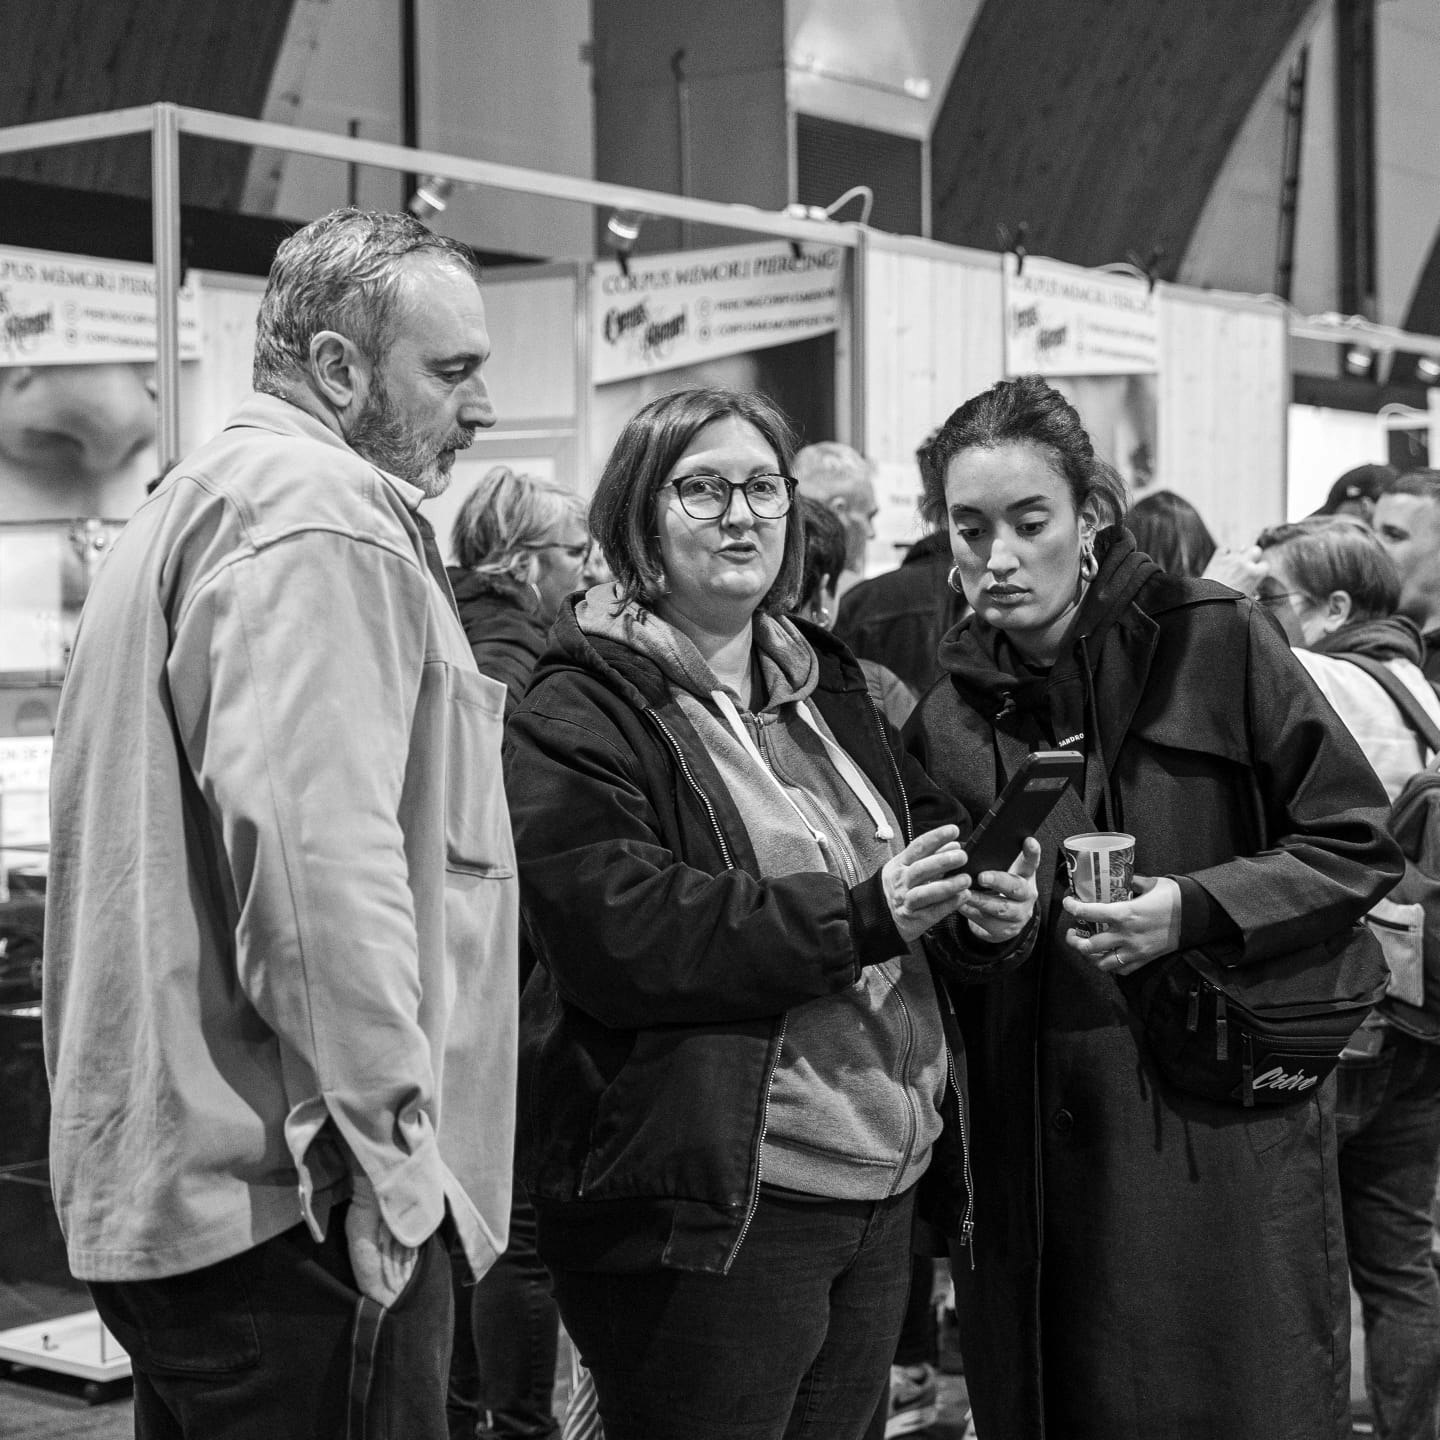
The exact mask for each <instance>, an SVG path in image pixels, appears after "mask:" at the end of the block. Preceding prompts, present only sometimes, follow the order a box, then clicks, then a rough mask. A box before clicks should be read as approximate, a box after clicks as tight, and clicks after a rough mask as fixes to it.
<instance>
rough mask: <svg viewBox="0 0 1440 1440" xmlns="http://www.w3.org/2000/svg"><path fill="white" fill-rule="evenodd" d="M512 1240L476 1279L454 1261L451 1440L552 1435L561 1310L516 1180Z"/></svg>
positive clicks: (529, 1439)
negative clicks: (470, 1280)
mask: <svg viewBox="0 0 1440 1440" xmlns="http://www.w3.org/2000/svg"><path fill="white" fill-rule="evenodd" d="M512 1197H513V1198H512V1199H511V1202H510V1243H509V1245H507V1246H506V1249H505V1253H504V1254H503V1255H502V1256H501V1257H500V1258H499V1259H498V1260H497V1261H496V1262H495V1264H494V1266H493V1267H492V1268H491V1269H490V1270H488V1271H487V1272H486V1274H485V1275H484V1276H483V1277H482V1279H481V1281H480V1283H479V1284H478V1285H467V1284H465V1283H464V1280H465V1273H464V1267H463V1264H462V1262H460V1261H458V1260H457V1261H456V1286H455V1353H454V1355H453V1356H452V1357H451V1359H450V1393H449V1397H448V1399H447V1401H446V1409H447V1411H448V1413H449V1417H450V1440H554V1437H555V1436H558V1435H559V1433H560V1427H559V1425H558V1424H556V1421H555V1416H554V1413H553V1411H552V1409H551V1406H552V1402H553V1398H554V1397H553V1392H554V1389H555V1358H556V1352H557V1350H558V1348H559V1345H558V1342H559V1337H560V1312H559V1310H557V1309H556V1307H555V1297H554V1296H553V1295H552V1294H551V1293H550V1272H549V1271H548V1270H546V1268H545V1267H544V1266H543V1265H542V1264H541V1263H540V1257H539V1255H537V1254H536V1253H535V1207H534V1206H533V1205H531V1203H530V1201H529V1198H528V1197H527V1196H526V1194H525V1187H524V1186H523V1185H521V1183H520V1181H519V1180H518V1179H517V1180H516V1181H515V1188H514V1190H513V1192H512Z"/></svg>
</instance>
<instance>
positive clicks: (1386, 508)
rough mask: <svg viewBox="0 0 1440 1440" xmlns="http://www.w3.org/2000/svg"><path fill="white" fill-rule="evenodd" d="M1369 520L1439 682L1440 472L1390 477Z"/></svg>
mask: <svg viewBox="0 0 1440 1440" xmlns="http://www.w3.org/2000/svg"><path fill="white" fill-rule="evenodd" d="M1371 523H1372V524H1373V525H1374V527H1375V533H1376V534H1377V535H1378V536H1379V537H1380V543H1381V544H1382V545H1384V547H1385V548H1386V550H1388V551H1389V552H1390V558H1391V559H1392V560H1393V561H1394V562H1395V568H1396V569H1397V570H1398V571H1399V572H1400V606H1399V609H1400V614H1402V615H1408V616H1409V617H1410V619H1412V620H1413V621H1414V622H1415V623H1416V624H1417V625H1418V626H1419V627H1420V632H1421V637H1422V638H1423V640H1424V642H1425V658H1424V662H1423V663H1422V665H1421V668H1422V669H1423V670H1424V672H1425V678H1426V679H1427V680H1429V681H1430V683H1431V684H1432V685H1434V684H1440V470H1411V471H1408V472H1407V473H1406V474H1404V475H1399V476H1397V477H1396V478H1395V479H1393V480H1391V481H1390V483H1389V484H1388V485H1387V486H1386V488H1385V490H1384V492H1383V493H1382V494H1381V496H1380V498H1379V499H1378V500H1377V501H1376V502H1375V514H1374V517H1373V519H1372V521H1371Z"/></svg>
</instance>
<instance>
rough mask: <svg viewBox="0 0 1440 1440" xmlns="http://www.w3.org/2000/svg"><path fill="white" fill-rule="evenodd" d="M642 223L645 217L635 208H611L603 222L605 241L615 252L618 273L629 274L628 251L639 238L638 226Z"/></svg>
mask: <svg viewBox="0 0 1440 1440" xmlns="http://www.w3.org/2000/svg"><path fill="white" fill-rule="evenodd" d="M644 223H645V217H644V216H643V215H642V214H640V213H639V211H637V210H612V211H611V212H610V218H609V219H608V220H607V221H606V222H605V243H606V244H607V245H608V246H609V247H610V249H611V250H613V251H614V252H615V259H616V260H617V261H618V262H619V265H620V273H621V274H622V275H625V276H627V277H628V276H629V274H630V252H631V251H632V250H633V249H634V248H635V242H636V241H637V240H638V239H639V238H640V227H641V226H642V225H643V224H644Z"/></svg>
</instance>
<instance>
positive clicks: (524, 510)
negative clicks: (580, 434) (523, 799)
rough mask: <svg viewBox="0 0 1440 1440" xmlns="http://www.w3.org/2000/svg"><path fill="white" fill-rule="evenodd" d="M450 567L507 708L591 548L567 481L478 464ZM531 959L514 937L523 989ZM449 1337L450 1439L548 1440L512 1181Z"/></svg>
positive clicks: (539, 1315) (541, 1349) (539, 1314)
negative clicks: (499, 1248)
mask: <svg viewBox="0 0 1440 1440" xmlns="http://www.w3.org/2000/svg"><path fill="white" fill-rule="evenodd" d="M450 541H451V545H452V546H453V548H454V551H455V555H456V558H457V559H458V560H459V562H460V563H459V564H458V565H455V566H452V567H451V568H450V570H449V575H450V585H451V588H452V589H453V590H454V592H455V603H456V606H457V608H458V610H459V612H460V621H461V623H462V624H463V625H464V627H465V636H466V639H468V640H469V641H470V649H471V652H472V653H473V654H474V656H475V665H476V668H477V669H478V670H479V671H480V673H481V674H482V675H488V676H489V677H490V678H491V679H492V680H498V681H500V683H501V684H503V685H504V686H505V689H506V697H505V715H506V717H507V719H508V717H509V716H510V715H512V714H513V713H514V710H515V707H516V705H517V704H519V702H520V697H521V696H522V695H524V693H525V687H526V685H528V684H529V682H530V672H531V671H532V670H534V668H535V662H536V661H537V660H539V658H540V655H541V652H542V651H543V650H544V649H545V637H546V634H547V632H548V631H549V628H550V622H551V621H552V620H554V618H555V614H556V612H557V611H558V610H559V608H560V602H561V601H562V600H564V598H565V597H566V595H568V594H569V593H570V592H571V591H572V590H577V589H581V588H583V576H584V572H585V570H586V567H587V565H588V563H589V559H590V553H591V549H592V546H591V544H590V531H589V529H588V528H587V525H586V507H585V502H584V501H583V500H582V499H581V498H580V496H579V495H577V494H576V493H575V492H574V491H573V490H571V489H570V488H569V487H568V486H566V485H563V484H561V483H560V482H559V481H555V480H544V479H539V478H537V477H536V476H534V475H523V474H516V472H515V471H514V470H512V469H510V467H509V466H507V465H495V466H493V467H492V468H491V469H489V470H487V471H486V472H485V474H484V475H483V476H481V478H480V480H479V481H478V482H477V483H476V485H475V488H474V489H473V490H471V492H470V493H469V494H468V495H467V496H466V497H465V500H464V503H463V504H462V505H461V507H460V510H459V512H458V514H457V515H456V517H455V523H454V526H453V527H452V529H451V532H450ZM533 964H534V961H533V959H532V957H531V954H530V950H529V947H528V946H527V945H526V943H525V941H524V938H523V937H522V938H521V942H520V984H521V985H522V986H523V985H524V984H525V980H526V977H527V976H528V975H529V973H530V969H531V968H532V966H533ZM454 1279H455V1341H454V1346H453V1348H452V1351H451V1359H450V1376H449V1384H448V1388H447V1393H446V1411H447V1419H448V1423H449V1427H450V1434H451V1435H452V1436H456V1437H458V1436H464V1437H465V1440H473V1437H476V1436H481V1437H484V1440H549V1437H553V1436H557V1435H558V1434H559V1427H558V1426H557V1425H556V1423H555V1417H554V1413H553V1408H552V1396H553V1391H554V1385H555V1361H556V1353H557V1348H558V1341H559V1315H558V1313H557V1311H556V1309H555V1301H554V1299H553V1297H552V1296H551V1294H550V1277H549V1276H548V1275H547V1274H546V1272H545V1267H544V1266H543V1265H542V1264H541V1263H540V1257H539V1256H538V1255H537V1254H536V1253H535V1212H534V1210H533V1209H532V1208H531V1206H530V1202H529V1200H528V1199H527V1198H526V1195H525V1187H524V1185H523V1183H522V1182H521V1181H520V1179H519V1177H518V1176H517V1177H516V1178H515V1182H514V1187H513V1189H512V1191H511V1208H510V1243H509V1245H508V1247H507V1248H506V1250H505V1252H504V1254H502V1255H501V1256H500V1258H499V1259H498V1260H497V1261H496V1262H495V1266H494V1268H493V1269H492V1270H491V1271H490V1272H489V1274H487V1275H486V1276H485V1277H484V1278H483V1279H482V1280H481V1282H480V1283H479V1284H477V1285H474V1286H472V1285H470V1284H469V1282H468V1277H467V1276H466V1275H465V1274H464V1272H463V1271H462V1269H461V1268H460V1267H459V1265H458V1264H457V1265H456V1266H455V1277H454Z"/></svg>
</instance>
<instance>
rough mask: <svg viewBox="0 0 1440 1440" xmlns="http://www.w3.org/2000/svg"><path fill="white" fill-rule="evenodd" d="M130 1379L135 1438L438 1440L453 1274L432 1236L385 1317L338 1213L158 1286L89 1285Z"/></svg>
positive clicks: (441, 1433) (442, 1437) (141, 1282)
mask: <svg viewBox="0 0 1440 1440" xmlns="http://www.w3.org/2000/svg"><path fill="white" fill-rule="evenodd" d="M90 1290H91V1293H92V1294H93V1295H94V1297H95V1305H96V1308H97V1309H98V1310H99V1312H100V1315H101V1318H102V1319H103V1320H104V1321H105V1323H106V1325H108V1326H109V1327H110V1329H111V1331H112V1332H113V1334H114V1335H115V1338H116V1339H117V1340H118V1341H119V1342H120V1343H121V1344H122V1345H123V1346H124V1347H125V1349H126V1350H127V1351H128V1352H129V1355H130V1360H131V1363H132V1365H133V1366H134V1370H135V1435H136V1440H330V1437H336V1440H445V1371H446V1367H447V1365H448V1363H449V1358H450V1331H451V1325H452V1318H451V1297H450V1264H449V1260H448V1258H447V1256H446V1253H445V1246H444V1244H443V1243H442V1242H441V1240H440V1238H439V1237H438V1236H434V1235H432V1236H431V1237H430V1239H429V1240H428V1241H426V1243H425V1245H424V1246H423V1247H422V1249H421V1251H420V1255H419V1258H418V1260H417V1262H416V1266H415V1273H414V1274H413V1275H412V1276H411V1278H410V1282H409V1284H408V1285H407V1286H406V1287H405V1289H404V1290H403V1291H402V1292H401V1294H400V1296H399V1298H398V1299H397V1300H396V1302H395V1304H394V1305H393V1306H391V1307H390V1308H389V1309H388V1310H387V1309H385V1308H384V1307H382V1306H380V1305H377V1304H376V1303H375V1302H374V1301H373V1300H370V1299H367V1298H365V1297H364V1296H362V1295H361V1294H360V1293H359V1292H358V1291H357V1290H356V1288H355V1277H354V1272H353V1271H352V1270H351V1267H350V1255H349V1251H348V1250H347V1248H346V1245H345V1207H344V1206H340V1207H337V1209H336V1210H335V1211H334V1212H332V1214H331V1216H330V1223H329V1227H328V1233H327V1235H326V1238H325V1240H324V1241H323V1242H322V1243H321V1244H318V1245H317V1244H316V1243H315V1241H314V1240H313V1239H312V1238H311V1236H310V1232H309V1231H308V1230H307V1229H306V1228H305V1226H303V1225H297V1226H295V1228H294V1229H292V1230H287V1231H285V1233H284V1234H282V1235H277V1236H276V1237H275V1238H274V1239H273V1240H267V1241H266V1242H265V1243H264V1244H262V1245H257V1246H256V1247H255V1248H254V1249H253V1250H247V1251H244V1252H243V1253H242V1254H239V1255H236V1256H233V1257H232V1258H230V1259H229V1260H222V1261H220V1263H219V1264H217V1265H209V1266H206V1267H205V1269H203V1270H194V1271H191V1272H190V1273H189V1274H185V1275H174V1276H169V1277H167V1278H166V1279H163V1280H131V1281H123V1282H107V1283H104V1284H101V1283H92V1284H91V1286H90Z"/></svg>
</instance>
